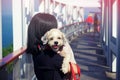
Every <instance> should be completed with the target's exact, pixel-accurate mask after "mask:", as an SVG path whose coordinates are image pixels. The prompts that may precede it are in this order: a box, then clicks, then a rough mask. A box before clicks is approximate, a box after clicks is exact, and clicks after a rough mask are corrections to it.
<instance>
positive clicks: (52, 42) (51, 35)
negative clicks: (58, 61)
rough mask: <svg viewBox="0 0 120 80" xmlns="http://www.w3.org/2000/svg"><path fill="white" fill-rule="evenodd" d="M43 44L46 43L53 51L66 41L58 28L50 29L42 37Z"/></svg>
mask: <svg viewBox="0 0 120 80" xmlns="http://www.w3.org/2000/svg"><path fill="white" fill-rule="evenodd" d="M41 40H42V41H43V43H44V44H48V45H49V46H50V47H51V48H52V49H53V51H56V52H57V51H58V50H59V49H60V48H61V47H62V46H63V45H64V44H65V42H66V38H65V35H64V34H63V33H62V32H61V31H60V30H59V29H51V30H50V31H48V32H47V33H46V34H45V35H44V36H43V37H42V38H41Z"/></svg>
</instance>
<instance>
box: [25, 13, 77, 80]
mask: <svg viewBox="0 0 120 80" xmlns="http://www.w3.org/2000/svg"><path fill="white" fill-rule="evenodd" d="M52 28H57V20H56V18H55V17H54V16H53V15H50V14H45V13H38V14H36V15H35V16H33V18H32V20H31V21H30V24H29V26H28V40H27V50H26V52H27V53H30V54H32V57H33V63H34V72H35V75H36V77H37V79H38V80H65V77H66V74H64V73H63V72H62V71H61V66H62V63H63V57H61V56H60V55H59V54H56V53H55V52H54V51H52V50H51V49H49V48H45V47H44V45H43V44H42V41H41V37H42V36H43V35H44V34H45V33H46V32H47V31H48V30H50V29H52ZM66 46H67V47H70V46H69V45H66ZM71 52H72V50H71ZM61 53H62V52H61ZM74 66H76V65H74V64H73V67H74ZM74 69H75V68H74ZM68 72H70V66H69V70H68Z"/></svg>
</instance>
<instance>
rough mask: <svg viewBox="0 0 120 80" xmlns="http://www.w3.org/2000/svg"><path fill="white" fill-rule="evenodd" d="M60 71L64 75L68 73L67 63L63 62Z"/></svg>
mask: <svg viewBox="0 0 120 80" xmlns="http://www.w3.org/2000/svg"><path fill="white" fill-rule="evenodd" d="M61 70H62V72H63V73H64V74H66V73H68V71H69V62H63V64H62V69H61Z"/></svg>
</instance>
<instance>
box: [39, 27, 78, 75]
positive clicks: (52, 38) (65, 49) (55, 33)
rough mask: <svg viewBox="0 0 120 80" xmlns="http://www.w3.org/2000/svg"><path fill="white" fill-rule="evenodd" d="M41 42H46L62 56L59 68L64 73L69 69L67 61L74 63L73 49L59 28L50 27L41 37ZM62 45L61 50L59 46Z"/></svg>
mask: <svg viewBox="0 0 120 80" xmlns="http://www.w3.org/2000/svg"><path fill="white" fill-rule="evenodd" d="M41 40H42V41H43V44H48V45H49V46H50V47H51V48H52V49H53V51H55V52H57V53H58V54H60V55H61V56H63V57H64V60H63V64H62V68H61V70H62V71H63V73H64V74H66V73H67V72H68V71H69V62H72V63H75V64H76V61H75V58H74V54H73V51H72V49H71V47H70V45H69V43H68V41H67V39H66V37H65V35H64V33H62V32H61V31H60V30H59V29H51V30H50V31H48V32H47V33H46V34H45V35H44V36H43V37H42V38H41ZM61 47H62V50H60V48H61Z"/></svg>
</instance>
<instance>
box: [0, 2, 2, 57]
mask: <svg viewBox="0 0 120 80" xmlns="http://www.w3.org/2000/svg"><path fill="white" fill-rule="evenodd" d="M1 2H2V1H1V0H0V59H2V10H1V9H2V4H1Z"/></svg>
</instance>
